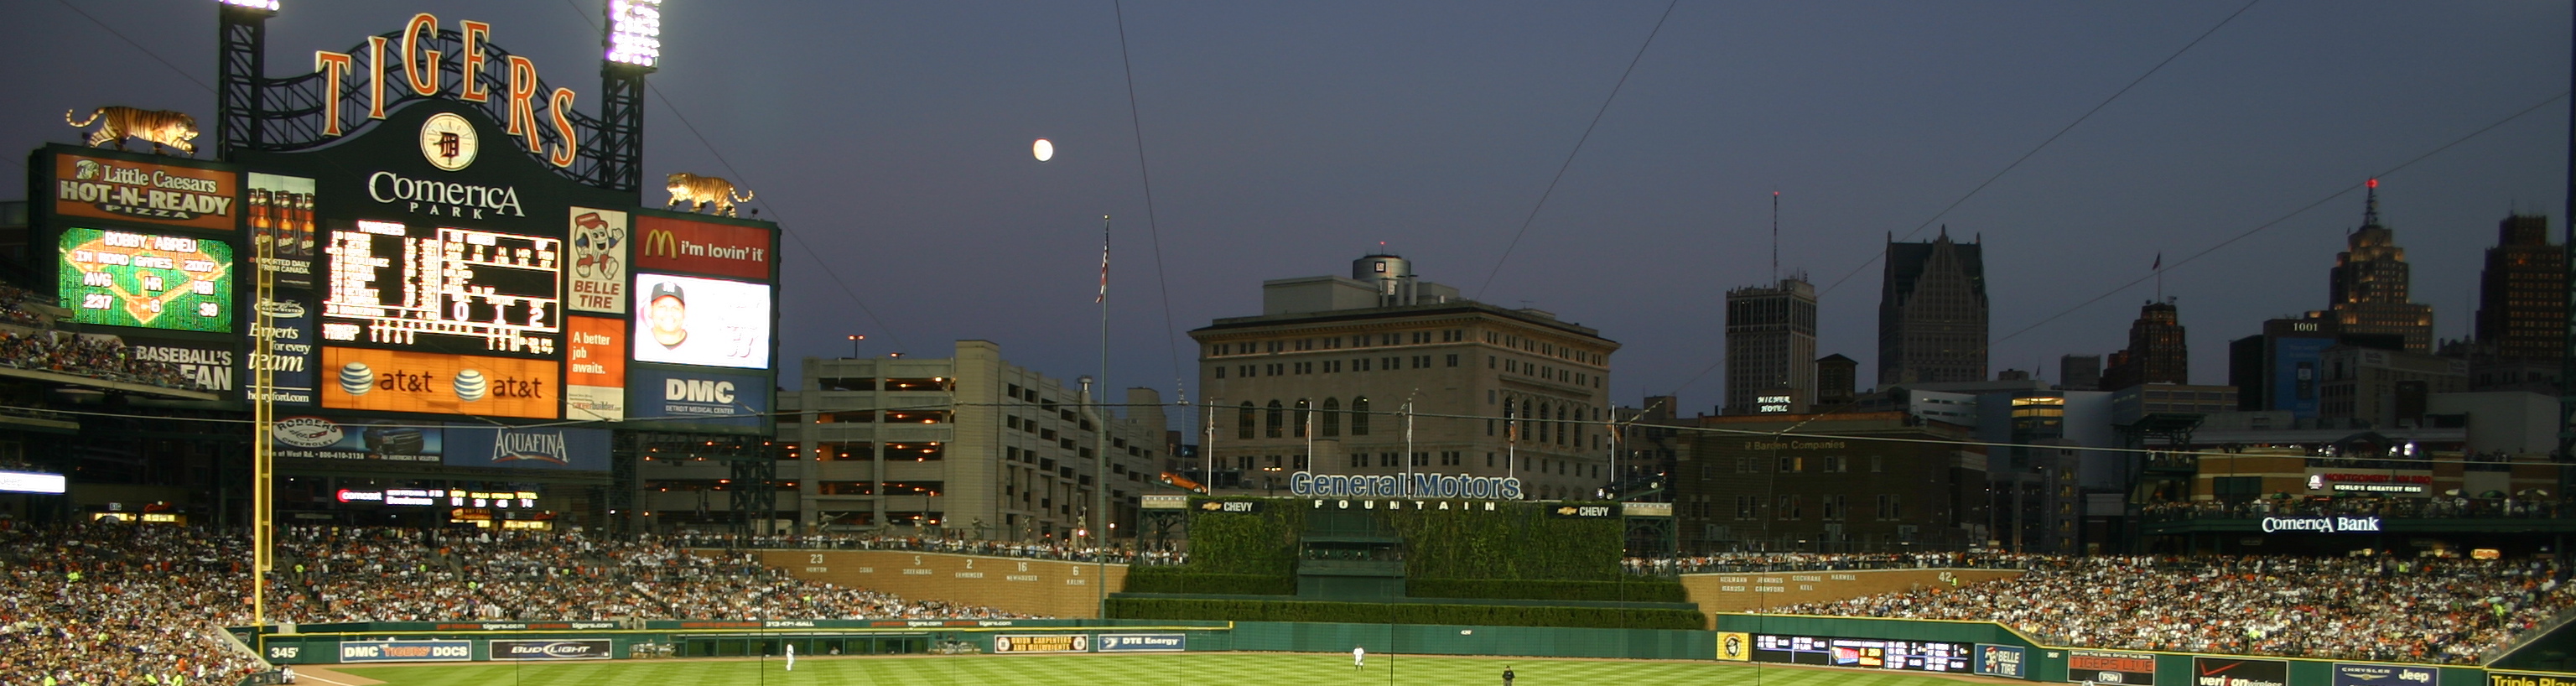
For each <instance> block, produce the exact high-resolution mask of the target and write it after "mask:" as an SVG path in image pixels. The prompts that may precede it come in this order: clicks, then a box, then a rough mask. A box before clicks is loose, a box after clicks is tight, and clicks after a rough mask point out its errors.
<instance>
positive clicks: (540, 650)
mask: <svg viewBox="0 0 2576 686" xmlns="http://www.w3.org/2000/svg"><path fill="white" fill-rule="evenodd" d="M610 657H613V654H612V651H611V650H610V643H609V640H608V639H604V638H580V639H573V638H566V639H553V640H542V641H503V640H495V641H492V659H494V660H606V659H608V658H610Z"/></svg>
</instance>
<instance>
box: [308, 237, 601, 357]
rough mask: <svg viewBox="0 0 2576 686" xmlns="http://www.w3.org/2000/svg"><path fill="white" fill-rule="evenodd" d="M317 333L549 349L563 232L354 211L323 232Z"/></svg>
mask: <svg viewBox="0 0 2576 686" xmlns="http://www.w3.org/2000/svg"><path fill="white" fill-rule="evenodd" d="M328 253H329V254H330V255H331V266H330V272H329V275H328V278H327V279H326V281H327V286H326V291H325V293H324V294H323V302H322V322H321V329H322V341H323V342H324V343H326V344H331V343H360V344H367V345H371V346H382V347H392V348H400V349H408V350H417V351H423V352H444V353H467V354H492V355H517V356H540V357H542V356H552V355H554V354H555V353H556V349H557V347H558V345H559V344H560V343H561V342H562V339H563V295H562V293H563V289H562V280H563V268H562V261H561V257H562V253H563V239H561V238H549V237H544V236H529V235H523V234H514V233H503V232H498V231H483V230H476V229H463V228H455V227H446V226H436V225H430V224H404V223H398V222H389V221H375V220H359V221H358V222H357V226H356V227H355V228H353V229H338V230H334V231H332V232H331V244H330V248H329V249H328Z"/></svg>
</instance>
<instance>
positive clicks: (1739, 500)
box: [1735, 495, 1762, 519]
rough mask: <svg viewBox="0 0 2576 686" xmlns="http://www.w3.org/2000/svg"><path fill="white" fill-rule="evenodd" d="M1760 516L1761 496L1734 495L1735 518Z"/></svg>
mask: <svg viewBox="0 0 2576 686" xmlns="http://www.w3.org/2000/svg"><path fill="white" fill-rule="evenodd" d="M1760 516H1762V496H1758V495H1739V496H1735V518H1736V519H1753V518H1755V517H1760Z"/></svg>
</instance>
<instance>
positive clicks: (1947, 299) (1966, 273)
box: [1878, 226, 1986, 388]
mask: <svg viewBox="0 0 2576 686" xmlns="http://www.w3.org/2000/svg"><path fill="white" fill-rule="evenodd" d="M1886 261H1887V272H1886V276H1885V278H1883V279H1881V281H1880V286H1879V294H1878V385H1879V387H1881V388H1885V387H1887V386H1888V385H1890V384H1900V383H1933V382H1944V381H1984V380H1986V259H1985V250H1984V246H1982V245H1979V244H1977V243H1964V244H1962V243H1957V242H1953V241H1951V240H1950V229H1949V227H1946V226H1944V227H1942V228H1941V235H1940V236H1938V237H1935V238H1933V239H1932V241H1931V242H1929V243H1898V242H1895V241H1894V240H1890V241H1888V243H1887V260H1886Z"/></svg>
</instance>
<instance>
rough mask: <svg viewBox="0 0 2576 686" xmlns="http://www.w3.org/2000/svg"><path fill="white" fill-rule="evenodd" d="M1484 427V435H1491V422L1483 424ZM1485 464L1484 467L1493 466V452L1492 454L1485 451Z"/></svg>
mask: <svg viewBox="0 0 2576 686" xmlns="http://www.w3.org/2000/svg"><path fill="white" fill-rule="evenodd" d="M1485 428H1486V431H1485V434H1486V435H1488V436H1490V435H1493V424H1491V423H1487V424H1486V425H1485ZM1485 466H1486V467H1488V468H1491V467H1493V466H1494V454H1493V453H1485Z"/></svg>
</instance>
